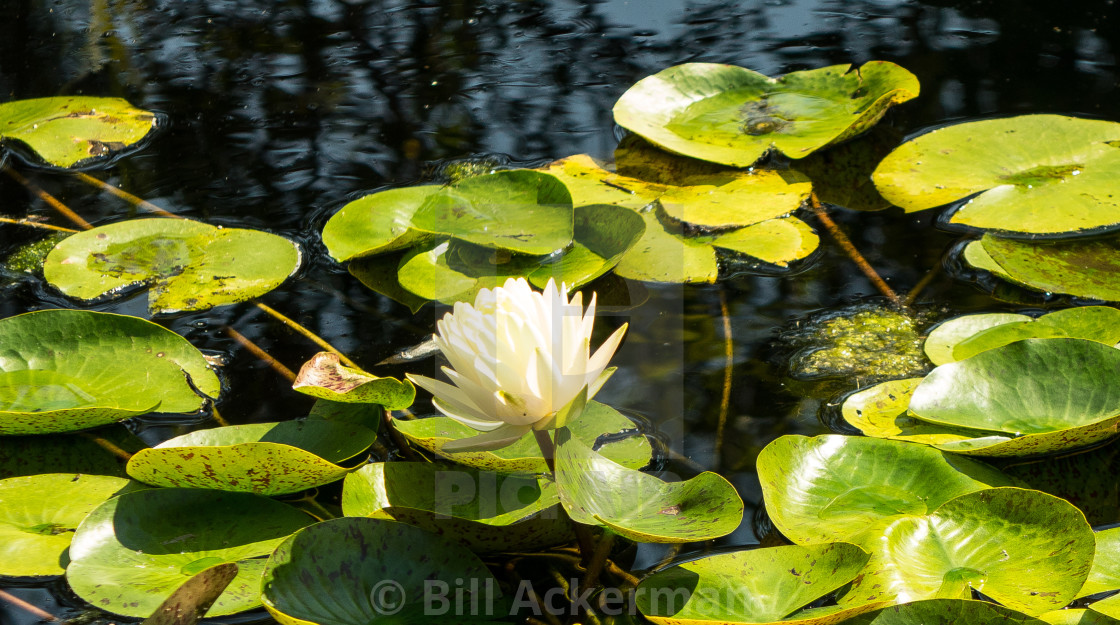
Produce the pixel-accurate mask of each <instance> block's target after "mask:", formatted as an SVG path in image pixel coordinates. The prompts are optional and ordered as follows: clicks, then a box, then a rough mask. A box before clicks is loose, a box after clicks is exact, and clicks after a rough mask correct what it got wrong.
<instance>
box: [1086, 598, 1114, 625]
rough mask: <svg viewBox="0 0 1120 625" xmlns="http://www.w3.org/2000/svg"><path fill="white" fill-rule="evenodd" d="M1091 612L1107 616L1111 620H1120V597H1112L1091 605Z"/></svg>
mask: <svg viewBox="0 0 1120 625" xmlns="http://www.w3.org/2000/svg"><path fill="white" fill-rule="evenodd" d="M1089 611H1091V612H1095V613H1097V614H1100V615H1103V616H1107V617H1108V618H1110V619H1114V620H1120V595H1112V596H1111V597H1109V598H1107V599H1101V600H1100V601H1094V602H1093V603H1090V604H1089Z"/></svg>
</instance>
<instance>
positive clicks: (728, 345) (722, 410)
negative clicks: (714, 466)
mask: <svg viewBox="0 0 1120 625" xmlns="http://www.w3.org/2000/svg"><path fill="white" fill-rule="evenodd" d="M719 313H720V317H721V318H722V319H723V348H724V349H723V351H724V364H723V394H722V395H721V396H720V400H719V422H718V423H717V425H716V457H717V458H721V457H723V431H724V428H726V427H727V411H728V408H729V407H730V406H731V366H732V364H733V360H734V355H735V350H734V345H733V344H732V342H731V317H730V315H728V312H727V294H726V293H725V292H724V290H723V289H722V288H721V289H720V290H719Z"/></svg>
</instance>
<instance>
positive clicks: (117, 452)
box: [80, 432, 132, 462]
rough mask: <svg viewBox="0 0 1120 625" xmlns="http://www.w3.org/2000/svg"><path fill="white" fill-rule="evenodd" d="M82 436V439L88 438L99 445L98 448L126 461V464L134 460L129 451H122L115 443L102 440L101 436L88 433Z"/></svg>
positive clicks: (83, 433)
mask: <svg viewBox="0 0 1120 625" xmlns="http://www.w3.org/2000/svg"><path fill="white" fill-rule="evenodd" d="M80 436H81V437H82V438H86V439H89V440H91V441H93V442H95V443H97V446H98V447H100V448H102V449H104V450H105V451H107V452H109V453H111V454H113V455H114V456H116V457H118V458H120V459H121V460H124V461H125V462H128V461H129V460H132V454H130V453H128V452H127V451H125V450H123V449H121V448H120V447H117V446H116V445H114V444H113V443H111V442H109V441H107V440H105V439H104V438H101V437H100V436H96V435H93V434H90V433H88V432H82V433H81V434H80Z"/></svg>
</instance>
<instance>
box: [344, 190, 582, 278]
mask: <svg viewBox="0 0 1120 625" xmlns="http://www.w3.org/2000/svg"><path fill="white" fill-rule="evenodd" d="M572 236H573V213H572V198H571V195H569V193H568V190H567V188H566V187H565V186H564V184H563V183H561V182H560V181H559V180H557V179H556V178H555V177H553V176H550V175H548V174H545V173H542V172H537V171H532V170H506V171H497V172H494V173H492V174H486V175H482V176H473V177H470V178H465V179H463V180H461V181H459V182H457V183H454V184H449V185H424V186H419V187H406V188H402V189H390V190H388V191H381V192H379V193H375V194H373V195H369V196H366V197H363V198H361V199H358V200H355V201H353V202H351V203H349V204H347V205H346V206H343V207H342V209H341V210H340V211H339V212H338V213H336V214H335V215H334V216H333V217H331V219H330V220H329V221H327V223H326V225H325V226H324V227H323V243H324V244H325V245H326V246H327V251H328V252H330V254H331V256H332V257H333V258H334V259H335V260H338V261H340V262H342V261H345V260H350V259H352V258H357V257H360V256H368V255H371V254H379V253H383V252H388V251H392V250H396V249H403V248H405V247H409V246H411V245H413V244H414V243H417V242H419V241H421V240H422V239H424V238H426V237H454V238H458V239H461V240H463V241H467V242H470V243H474V244H475V245H480V246H483V247H489V248H492V249H500V250H508V251H511V252H519V253H522V254H532V255H542V254H551V253H552V252H555V251H557V250H560V249H563V248H564V247H566V246H567V245H568V244H569V243H571V242H572Z"/></svg>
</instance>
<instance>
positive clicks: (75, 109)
mask: <svg viewBox="0 0 1120 625" xmlns="http://www.w3.org/2000/svg"><path fill="white" fill-rule="evenodd" d="M157 119H158V118H157V117H156V115H155V114H154V113H152V112H150V111H145V110H142V109H138V108H135V107H133V106H132V105H131V104H129V103H128V102H127V101H126V100H123V99H121V98H98V97H87V96H59V97H54V98H35V99H31V100H16V101H14V102H4V103H3V104H0V140H4V141H20V142H22V143H24V144H26V145H27V146H29V147H30V148H31V149H32V150H34V151H35V153H36V154H37V155H38V156H39V157H40V158H42V159H43V160H44V161H46V162H47V163H49V164H51V165H55V166H57V167H72V166H74V165H77V164H79V163H84V162H85V161H89V160H91V159H97V158H101V157H105V156H109V155H111V154H113V153H115V152H119V151H120V150H123V149H124V148H126V147H128V146H130V145H133V144H135V143H137V142H139V141H140V140H141V139H143V138H144V137H145V136H147V134H148V133H149V132H151V131H152V129H154V128H155V127H156V125H157Z"/></svg>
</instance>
